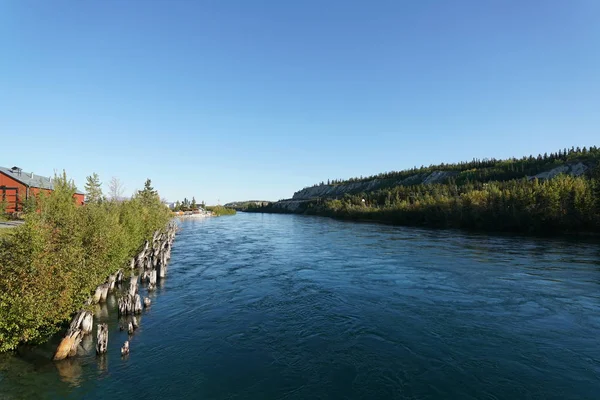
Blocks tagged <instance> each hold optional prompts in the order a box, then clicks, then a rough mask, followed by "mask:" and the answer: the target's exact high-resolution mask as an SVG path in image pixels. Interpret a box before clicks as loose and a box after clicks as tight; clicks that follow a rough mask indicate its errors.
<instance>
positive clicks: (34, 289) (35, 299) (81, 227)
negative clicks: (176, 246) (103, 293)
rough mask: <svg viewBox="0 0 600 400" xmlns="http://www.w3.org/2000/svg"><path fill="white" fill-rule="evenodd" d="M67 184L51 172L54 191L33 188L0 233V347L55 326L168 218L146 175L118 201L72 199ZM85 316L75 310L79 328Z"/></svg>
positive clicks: (31, 339)
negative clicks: (16, 220)
mask: <svg viewBox="0 0 600 400" xmlns="http://www.w3.org/2000/svg"><path fill="white" fill-rule="evenodd" d="M74 192H75V186H74V184H73V183H72V181H70V180H69V179H68V178H67V176H66V174H64V173H63V174H62V175H61V176H57V177H55V179H54V191H53V192H52V193H51V194H49V195H47V196H40V197H39V198H38V199H37V204H36V207H35V209H34V210H32V211H29V212H27V213H26V214H25V223H24V224H23V225H22V226H20V227H18V228H14V230H13V232H12V234H11V235H9V236H7V237H4V238H2V239H1V240H2V242H1V243H0V266H1V271H2V273H1V274H0V352H4V351H8V350H13V349H15V348H16V347H17V345H19V344H22V343H39V342H42V341H44V340H46V339H47V338H48V337H49V336H50V335H52V334H54V333H56V332H57V331H58V330H59V329H60V326H61V324H63V323H64V322H66V321H67V320H69V318H70V317H71V316H72V315H73V314H74V313H75V312H77V311H78V310H80V309H81V307H82V305H84V304H85V302H86V300H87V299H88V298H90V295H91V294H92V293H94V292H95V289H96V288H97V287H98V285H99V284H102V283H103V282H105V280H106V279H107V277H108V276H110V275H113V276H114V274H115V273H116V272H117V271H118V270H119V269H121V268H124V267H129V266H130V264H131V259H132V257H133V256H134V255H136V254H139V253H140V248H141V246H143V244H144V242H145V241H149V242H150V243H152V239H153V235H154V234H155V232H156V231H161V230H163V229H164V228H165V227H166V226H167V224H168V222H169V221H170V219H171V213H170V211H169V210H168V209H167V208H166V207H164V205H162V204H161V202H160V199H159V197H158V194H157V193H156V191H154V190H153V189H152V187H151V186H150V181H147V182H146V187H145V188H144V190H141V191H139V192H137V193H136V194H135V195H134V196H133V197H132V198H131V199H129V200H125V201H122V202H118V201H106V200H100V199H98V200H97V201H94V202H92V203H90V204H86V205H85V206H77V205H76V204H75V203H74V201H73V193H74ZM84 317H85V318H84ZM86 321H87V316H82V318H81V321H80V322H81V324H84V325H85V327H86V328H87V322H86ZM81 324H80V325H81Z"/></svg>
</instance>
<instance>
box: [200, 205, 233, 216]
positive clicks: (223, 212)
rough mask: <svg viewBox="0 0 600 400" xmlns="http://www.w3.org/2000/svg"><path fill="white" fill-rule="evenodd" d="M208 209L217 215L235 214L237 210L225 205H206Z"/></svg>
mask: <svg viewBox="0 0 600 400" xmlns="http://www.w3.org/2000/svg"><path fill="white" fill-rule="evenodd" d="M206 211H210V212H212V214H213V215H214V216H215V217H220V216H222V215H235V214H236V211H235V210H234V209H233V208H228V207H223V206H208V207H206Z"/></svg>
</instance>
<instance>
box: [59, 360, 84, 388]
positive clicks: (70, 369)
mask: <svg viewBox="0 0 600 400" xmlns="http://www.w3.org/2000/svg"><path fill="white" fill-rule="evenodd" d="M54 364H55V365H56V369H57V370H58V373H59V374H60V378H61V379H62V381H63V382H65V383H68V384H70V385H73V386H79V384H80V383H81V373H82V366H81V360H80V359H79V358H67V359H65V360H61V361H57V362H55V363H54Z"/></svg>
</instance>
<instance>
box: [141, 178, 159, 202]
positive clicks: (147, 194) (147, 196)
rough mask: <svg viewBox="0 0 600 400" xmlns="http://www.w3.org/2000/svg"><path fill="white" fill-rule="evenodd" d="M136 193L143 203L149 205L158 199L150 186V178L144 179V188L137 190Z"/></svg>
mask: <svg viewBox="0 0 600 400" xmlns="http://www.w3.org/2000/svg"><path fill="white" fill-rule="evenodd" d="M137 194H138V196H139V197H140V198H141V199H142V202H143V203H144V204H145V205H150V204H152V203H153V202H156V201H159V200H160V199H159V198H158V192H157V191H156V190H154V188H153V187H152V181H151V180H150V179H146V182H145V183H144V190H139V191H138V193H137Z"/></svg>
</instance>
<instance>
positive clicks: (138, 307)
mask: <svg viewBox="0 0 600 400" xmlns="http://www.w3.org/2000/svg"><path fill="white" fill-rule="evenodd" d="M141 312H142V299H141V298H140V295H139V294H136V295H135V297H134V299H133V313H134V314H139V313H141Z"/></svg>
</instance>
